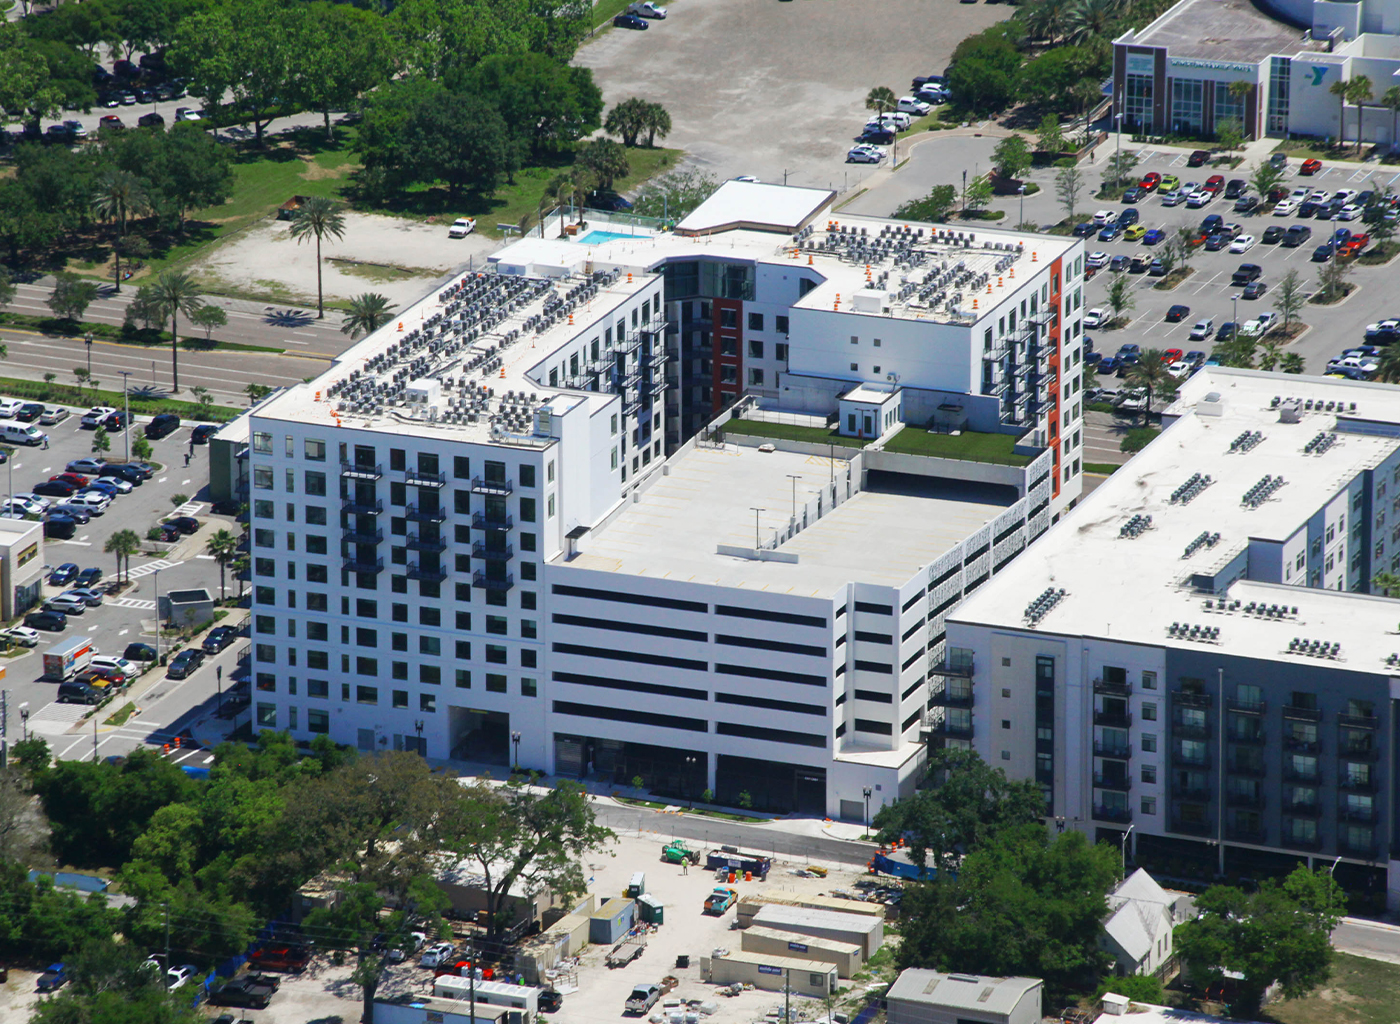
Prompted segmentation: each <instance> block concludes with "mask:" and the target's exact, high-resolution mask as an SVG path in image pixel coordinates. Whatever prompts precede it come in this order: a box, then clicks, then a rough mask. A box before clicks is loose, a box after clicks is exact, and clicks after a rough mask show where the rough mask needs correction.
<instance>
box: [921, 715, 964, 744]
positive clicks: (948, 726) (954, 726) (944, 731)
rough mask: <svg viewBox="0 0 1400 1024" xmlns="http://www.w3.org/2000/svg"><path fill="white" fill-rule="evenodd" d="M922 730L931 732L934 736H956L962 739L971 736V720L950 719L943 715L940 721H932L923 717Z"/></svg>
mask: <svg viewBox="0 0 1400 1024" xmlns="http://www.w3.org/2000/svg"><path fill="white" fill-rule="evenodd" d="M924 731H925V732H929V733H932V734H933V735H934V736H956V737H960V738H962V739H970V738H971V737H972V722H971V720H970V719H969V720H967V721H963V720H962V719H951V718H948V717H946V716H945V717H944V718H943V719H941V720H940V721H937V722H934V721H930V720H928V719H927V718H925V719H924Z"/></svg>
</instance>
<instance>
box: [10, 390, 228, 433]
mask: <svg viewBox="0 0 1400 1024" xmlns="http://www.w3.org/2000/svg"><path fill="white" fill-rule="evenodd" d="M0 390H3V391H4V392H5V394H7V395H10V396H11V397H14V398H24V399H28V400H29V401H33V402H50V403H52V404H54V405H69V406H87V405H109V406H111V407H112V408H114V409H120V408H121V407H122V403H123V401H127V400H128V399H125V398H124V396H123V394H122V392H120V391H104V390H102V389H100V388H99V389H98V390H95V391H94V390H93V389H92V388H79V387H77V386H76V385H69V384H57V383H55V384H45V383H44V382H43V381H41V380H20V379H19V378H17V377H0ZM129 401H130V405H131V411H132V412H133V413H140V414H143V415H147V416H154V415H155V414H156V413H161V412H173V413H175V414H176V415H178V416H180V417H181V418H183V419H192V420H199V421H202V422H205V423H227V422H228V421H229V420H231V419H233V418H234V417H236V416H238V414H239V413H241V412H242V411H243V410H242V409H234V408H232V407H230V406H226V405H207V406H206V405H200V404H199V403H198V402H181V401H179V400H178V399H174V398H141V397H138V396H136V395H132V396H131V398H130V399H129ZM128 429H130V428H128ZM120 437H121V435H120V434H113V435H112V443H113V445H116V444H117V443H118V441H119V440H120Z"/></svg>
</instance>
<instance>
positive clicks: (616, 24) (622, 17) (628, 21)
mask: <svg viewBox="0 0 1400 1024" xmlns="http://www.w3.org/2000/svg"><path fill="white" fill-rule="evenodd" d="M647 27H648V26H647V23H646V22H645V21H644V20H643V19H641V18H639V17H637V16H636V15H635V14H619V15H618V16H617V17H616V18H614V19H613V28H635V29H644V28H647Z"/></svg>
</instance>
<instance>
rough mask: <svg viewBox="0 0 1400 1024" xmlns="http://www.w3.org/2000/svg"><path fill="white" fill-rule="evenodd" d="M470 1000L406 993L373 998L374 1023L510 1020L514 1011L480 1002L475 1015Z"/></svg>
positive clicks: (492, 1023)
mask: <svg viewBox="0 0 1400 1024" xmlns="http://www.w3.org/2000/svg"><path fill="white" fill-rule="evenodd" d="M470 1011H471V1007H470V1005H469V1004H467V1003H462V1002H458V1001H457V1000H455V999H435V998H433V997H432V996H424V995H416V994H413V993H405V994H404V995H402V996H399V997H396V998H394V999H388V998H376V999H375V1000H374V1021H375V1024H510V1020H509V1017H510V1013H511V1011H509V1010H505V1009H502V1008H501V1007H499V1006H483V1005H482V1004H481V1003H477V1006H476V1013H475V1015H473V1014H472V1013H471V1012H470Z"/></svg>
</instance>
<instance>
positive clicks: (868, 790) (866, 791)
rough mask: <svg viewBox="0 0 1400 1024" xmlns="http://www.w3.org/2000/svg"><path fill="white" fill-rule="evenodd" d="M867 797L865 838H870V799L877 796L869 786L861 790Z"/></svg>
mask: <svg viewBox="0 0 1400 1024" xmlns="http://www.w3.org/2000/svg"><path fill="white" fill-rule="evenodd" d="M861 793H862V794H864V796H865V838H866V839H869V838H870V798H871V797H872V796H874V795H875V791H874V790H872V789H871V788H870V787H869V786H866V787H865V788H864V789H862V790H861Z"/></svg>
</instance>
